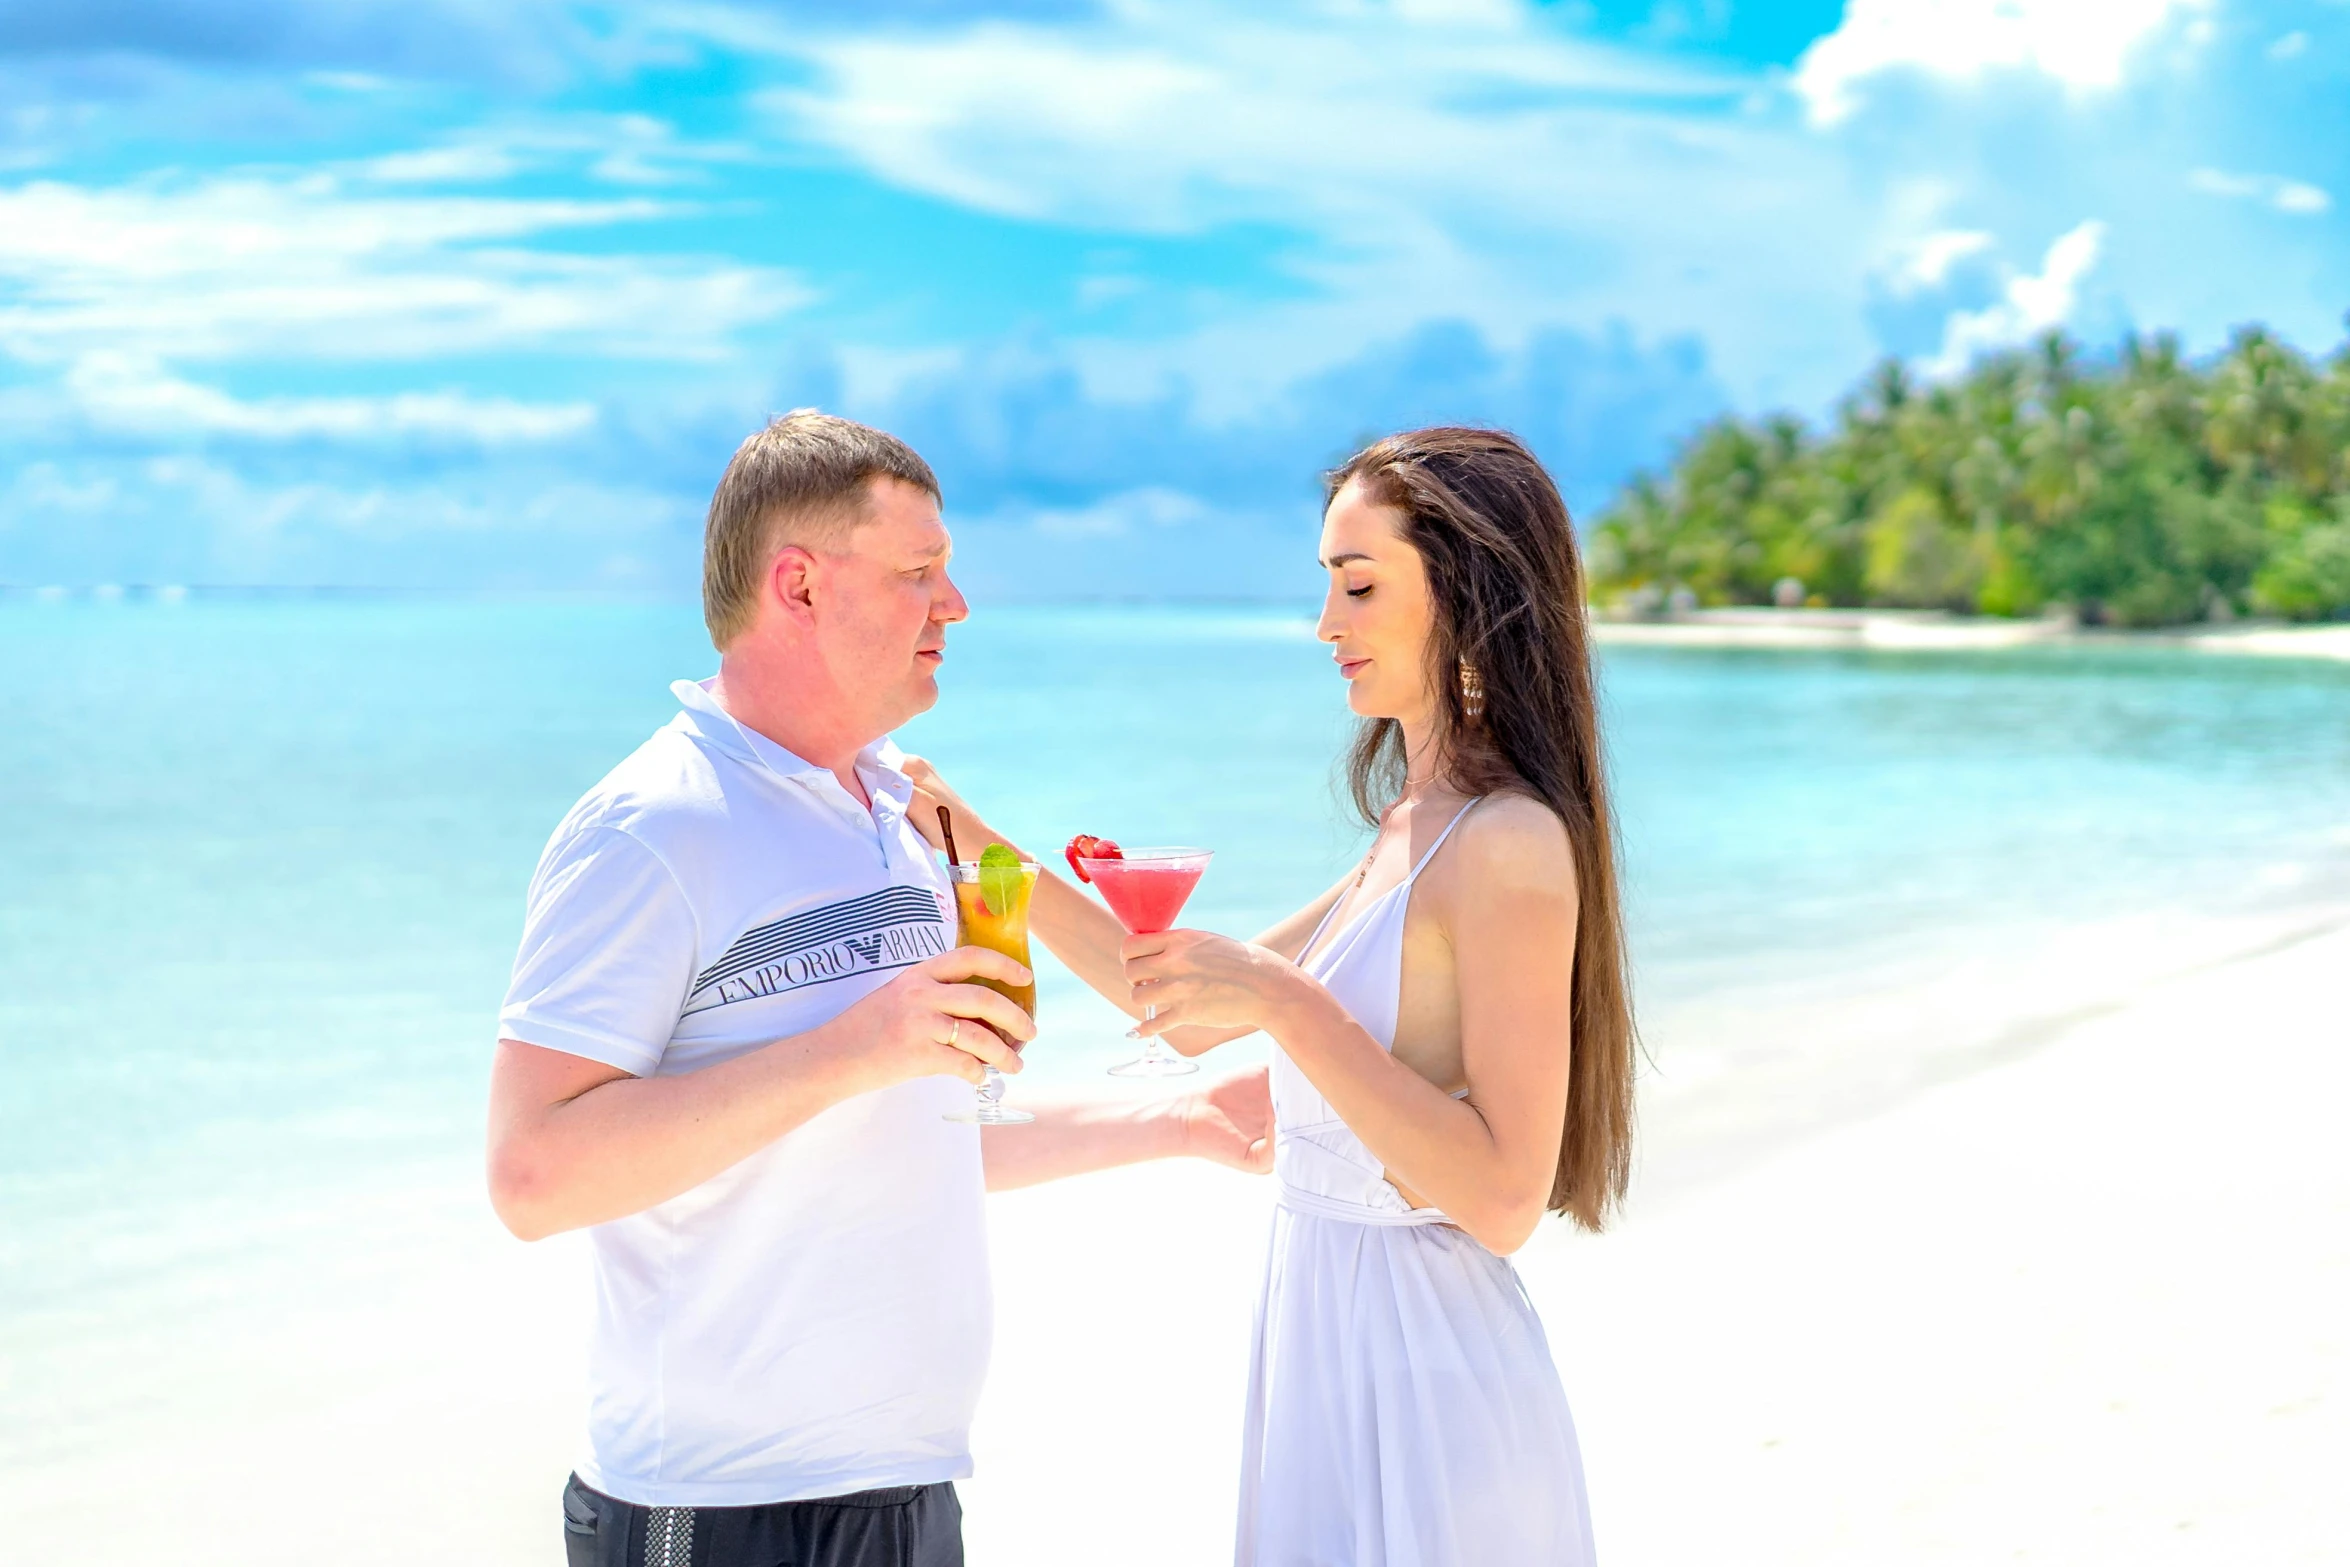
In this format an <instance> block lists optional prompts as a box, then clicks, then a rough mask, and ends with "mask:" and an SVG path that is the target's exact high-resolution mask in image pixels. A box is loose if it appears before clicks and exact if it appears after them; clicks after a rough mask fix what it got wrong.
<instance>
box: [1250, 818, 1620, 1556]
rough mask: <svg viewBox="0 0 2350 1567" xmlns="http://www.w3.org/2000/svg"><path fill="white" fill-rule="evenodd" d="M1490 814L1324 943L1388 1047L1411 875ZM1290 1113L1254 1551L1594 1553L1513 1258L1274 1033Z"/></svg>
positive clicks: (1577, 1472)
mask: <svg viewBox="0 0 2350 1567" xmlns="http://www.w3.org/2000/svg"><path fill="white" fill-rule="evenodd" d="M1473 809H1475V804H1474V802H1472V803H1471V804H1470V805H1469V806H1467V807H1464V808H1463V810H1462V812H1461V815H1460V816H1455V817H1454V818H1453V819H1452V822H1451V824H1450V825H1448V826H1447V827H1446V828H1445V829H1444V835H1443V836H1442V837H1439V838H1438V839H1437V840H1436V842H1435V843H1434V844H1432V845H1430V846H1429V849H1428V852H1427V853H1426V854H1424V855H1422V856H1421V857H1420V862H1419V864H1417V865H1415V866H1413V867H1412V873H1411V875H1410V876H1408V877H1406V878H1405V879H1404V881H1403V883H1402V884H1401V885H1400V886H1397V887H1394V888H1392V889H1390V890H1389V891H1387V892H1385V893H1383V894H1381V895H1380V896H1379V897H1377V898H1374V899H1372V900H1371V901H1370V902H1369V903H1368V904H1367V905H1365V906H1364V907H1363V908H1362V909H1361V910H1360V911H1359V912H1358V913H1357V914H1356V915H1355V916H1354V917H1353V919H1351V920H1350V921H1349V922H1348V923H1347V925H1346V926H1345V927H1344V928H1343V929H1341V930H1340V931H1339V933H1338V934H1337V936H1336V937H1335V938H1334V939H1333V940H1332V941H1331V943H1330V946H1329V947H1328V949H1326V950H1325V951H1322V952H1320V953H1315V952H1314V944H1315V942H1318V941H1319V940H1321V937H1322V931H1321V930H1319V929H1317V930H1316V931H1315V932H1314V935H1313V938H1312V939H1311V940H1309V941H1308V942H1307V943H1306V951H1307V953H1308V954H1309V958H1308V961H1307V963H1306V971H1307V972H1308V973H1309V974H1311V975H1313V976H1314V978H1316V979H1317V980H1319V981H1321V982H1322V984H1323V985H1325V986H1326V987H1328V989H1329V990H1330V993H1331V994H1332V995H1334V996H1336V997H1337V998H1338V1000H1339V1002H1340V1004H1341V1005H1343V1006H1344V1007H1345V1008H1346V1009H1347V1011H1348V1012H1349V1013H1351V1014H1352V1015H1353V1016H1354V1019H1355V1021H1357V1022H1358V1023H1360V1024H1362V1025H1363V1027H1364V1028H1366V1029H1368V1030H1369V1031H1370V1032H1371V1034H1372V1036H1373V1037H1374V1038H1376V1039H1377V1040H1379V1041H1380V1043H1381V1044H1383V1045H1385V1046H1386V1047H1388V1048H1389V1049H1393V1048H1394V1045H1395V1019H1396V1006H1397V1000H1398V992H1399V989H1400V987H1401V983H1402V977H1403V926H1404V913H1405V910H1406V908H1407V906H1408V905H1409V904H1410V902H1411V896H1412V884H1413V883H1414V882H1416V881H1418V880H1419V877H1420V872H1421V870H1422V869H1424V868H1425V867H1426V866H1427V864H1428V861H1429V860H1430V859H1431V858H1433V857H1434V855H1435V853H1436V851H1437V850H1438V849H1439V848H1442V847H1443V845H1444V839H1445V838H1446V837H1450V836H1451V835H1452V830H1453V828H1454V827H1457V826H1459V825H1460V821H1461V816H1465V815H1467V814H1468V812H1469V811H1470V810H1473ZM1332 912H1333V913H1335V912H1336V909H1335V907H1333V910H1332ZM1322 923H1323V925H1324V926H1327V925H1328V924H1329V917H1328V916H1325V917H1324V919H1323V922H1322ZM1273 1109H1274V1117H1275V1121H1276V1123H1277V1125H1278V1128H1279V1136H1278V1139H1277V1140H1276V1142H1275V1144H1274V1148H1275V1153H1274V1179H1275V1181H1276V1183H1277V1190H1278V1206H1277V1207H1276V1209H1275V1211H1274V1216H1273V1240H1272V1255H1271V1257H1270V1258H1269V1260H1268V1262H1267V1265H1266V1270H1265V1293H1264V1298H1263V1300H1262V1302H1261V1303H1260V1304H1259V1306H1258V1308H1257V1344H1256V1354H1255V1358H1254V1363H1253V1364H1252V1366H1251V1367H1250V1373H1249V1396H1248V1424H1247V1428H1246V1430H1245V1432H1244V1434H1243V1440H1242V1457H1241V1481H1240V1529H1239V1543H1238V1548H1237V1551H1236V1553H1235V1560H1236V1562H1237V1563H1238V1564H1239V1567H1587V1564H1589V1563H1590V1562H1591V1561H1592V1546H1591V1521H1590V1514H1589V1511H1588V1509H1587V1508H1586V1506H1585V1502H1584V1493H1583V1459H1582V1455H1581V1453H1580V1452H1579V1451H1578V1450H1577V1448H1576V1445H1575V1427H1574V1422H1573V1420H1572V1419H1571V1418H1570V1417H1569V1416H1568V1413H1567V1399H1566V1394H1565V1392H1564V1391H1563V1390H1562V1389H1561V1388H1560V1386H1559V1378H1558V1371H1557V1369H1556V1368H1555V1367H1554V1366H1553V1365H1552V1364H1551V1359H1550V1346H1549V1343H1548V1341H1547V1340H1546V1339H1545V1338H1544V1337H1543V1333H1542V1323H1541V1320H1540V1319H1539V1318H1538V1317H1536V1316H1535V1314H1534V1307H1533V1304H1532V1303H1531V1302H1530V1301H1528V1299H1527V1298H1526V1291H1525V1287H1524V1285H1522V1284H1521V1283H1520V1282H1519V1280H1518V1275H1517V1271H1516V1270H1515V1269H1514V1268H1512V1267H1511V1266H1510V1265H1509V1264H1508V1263H1507V1262H1505V1261H1504V1260H1502V1259H1501V1258H1499V1257H1496V1256H1495V1255H1494V1254H1493V1253H1491V1252H1489V1251H1487V1250H1486V1249H1485V1248H1484V1247H1483V1246H1480V1245H1478V1244H1477V1242H1475V1241H1473V1240H1471V1239H1470V1238H1469V1237H1468V1235H1467V1233H1466V1232H1464V1231H1462V1230H1461V1229H1459V1228H1458V1227H1457V1226H1455V1225H1453V1224H1452V1223H1451V1222H1450V1221H1448V1220H1447V1219H1446V1218H1445V1216H1444V1215H1443V1214H1442V1213H1439V1212H1438V1211H1437V1210H1435V1209H1434V1208H1413V1207H1411V1206H1410V1205H1409V1204H1408V1203H1406V1202H1405V1201H1404V1198H1403V1194H1402V1193H1400V1192H1398V1191H1397V1190H1396V1189H1395V1187H1394V1186H1392V1185H1391V1184H1389V1183H1388V1181H1387V1179H1386V1178H1385V1175H1384V1173H1383V1171H1382V1169H1381V1166H1380V1162H1379V1160H1378V1159H1376V1158H1375V1157H1373V1156H1372V1154H1371V1151H1370V1150H1369V1149H1367V1148H1365V1147H1364V1146H1363V1145H1362V1143H1361V1142H1360V1141H1359V1140H1358V1139H1357V1138H1356V1137H1355V1135H1354V1134H1353V1133H1352V1132H1350V1131H1348V1130H1347V1128H1346V1123H1344V1122H1343V1121H1341V1120H1339V1119H1338V1116H1337V1114H1336V1113H1335V1112H1334V1111H1332V1110H1331V1108H1330V1106H1329V1104H1328V1103H1327V1102H1326V1101H1325V1100H1324V1099H1323V1098H1322V1096H1321V1094H1320V1093H1318V1092H1316V1090H1315V1088H1314V1085H1313V1084H1311V1083H1309V1082H1308V1081H1306V1077H1305V1074H1304V1073H1303V1072H1301V1071H1299V1070H1298V1069H1297V1067H1296V1066H1295V1064H1293V1063H1292V1062H1291V1061H1290V1059H1289V1058H1288V1057H1287V1056H1286V1055H1284V1054H1283V1053H1282V1052H1281V1051H1280V1050H1279V1049H1278V1048H1276V1049H1275V1050H1274V1052H1273Z"/></svg>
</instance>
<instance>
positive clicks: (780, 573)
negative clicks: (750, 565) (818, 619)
mask: <svg viewBox="0 0 2350 1567" xmlns="http://www.w3.org/2000/svg"><path fill="white" fill-rule="evenodd" d="M816 574H817V561H816V557H815V556H814V555H813V554H812V553H810V552H809V551H807V550H804V549H802V548H801V547H800V546H799V545H797V544H786V545H785V546H784V547H783V548H782V549H779V550H777V551H776V552H775V559H774V561H773V562H772V563H771V564H770V565H769V566H768V568H767V596H768V598H770V599H771V600H773V601H774V603H775V605H776V607H777V608H778V609H780V610H781V611H782V612H783V613H784V615H785V616H787V617H788V618H789V619H791V620H792V621H794V622H796V623H799V624H801V625H805V624H807V623H808V621H809V620H810V619H811V618H812V617H813V616H814V614H815V608H816Z"/></svg>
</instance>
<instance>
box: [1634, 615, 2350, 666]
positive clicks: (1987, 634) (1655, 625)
mask: <svg viewBox="0 0 2350 1567" xmlns="http://www.w3.org/2000/svg"><path fill="white" fill-rule="evenodd" d="M1591 634H1592V636H1593V638H1594V639H1595V640H1597V641H1598V642H1600V643H1602V644H1614V645H1616V646H1621V647H1713V648H1760V647H1768V648H1807V649H1858V648H1867V649H1870V650H1873V651H1877V652H1986V651H1995V650H1998V649H2001V648H2013V647H2026V646H2051V647H2053V646H2075V647H2114V646H2124V645H2131V644H2138V645H2147V646H2159V647H2176V648H2184V649H2186V650H2188V651H2190V652H2196V653H2215V654H2222V655H2234V656H2239V657H2255V658H2322V659H2334V660H2346V659H2350V625H2341V624H2331V625H2289V624H2286V623H2283V622H2272V621H2249V622H2240V623H2234V624H2224V625H2197V626H2183V627H2178V628H2176V629H2172V630H2164V631H2113V630H2105V629H2086V630H2084V629H2082V628H2081V627H2078V626H2076V625H2074V624H2073V623H2072V622H2071V621H2069V620H2063V619H2045V620H2001V619H1998V618H1996V617H1993V616H1987V615H1954V614H1946V613H1944V612H1942V611H1939V610H1918V609H1760V608H1734V609H1698V610H1687V611H1683V612H1681V613H1678V614H1670V615H1664V616H1661V617H1656V618H1646V619H1643V618H1632V617H1628V616H1618V615H1615V614H1613V613H1610V612H1603V611H1594V613H1593V616H1592V621H1591Z"/></svg>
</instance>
